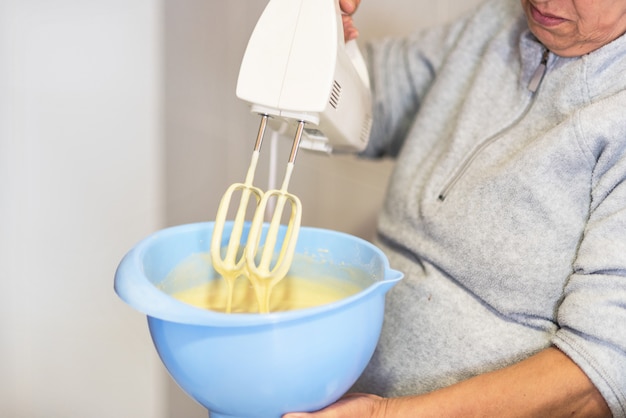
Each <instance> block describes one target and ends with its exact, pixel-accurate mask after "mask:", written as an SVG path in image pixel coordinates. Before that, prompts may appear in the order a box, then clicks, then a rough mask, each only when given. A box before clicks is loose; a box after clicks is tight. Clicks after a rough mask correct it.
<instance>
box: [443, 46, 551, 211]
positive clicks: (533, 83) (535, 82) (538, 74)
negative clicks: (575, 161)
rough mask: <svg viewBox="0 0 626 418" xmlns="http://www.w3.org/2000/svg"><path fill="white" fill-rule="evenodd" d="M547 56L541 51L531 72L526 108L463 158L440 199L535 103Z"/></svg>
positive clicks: (448, 192) (548, 53) (445, 195)
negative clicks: (529, 93) (534, 68)
mask: <svg viewBox="0 0 626 418" xmlns="http://www.w3.org/2000/svg"><path fill="white" fill-rule="evenodd" d="M549 56H550V51H548V50H547V49H545V50H544V51H543V55H542V56H541V62H540V63H539V66H538V67H537V69H536V70H535V72H534V73H533V76H532V77H531V79H530V82H529V83H528V90H530V92H531V94H532V97H531V100H530V102H528V105H526V108H525V109H524V111H523V112H522V113H521V114H520V115H519V116H518V117H517V118H516V119H515V120H514V121H513V122H511V123H510V124H509V125H507V126H505V127H504V128H502V129H501V130H499V131H498V132H496V133H495V134H493V135H491V136H490V137H488V138H487V139H486V140H484V141H483V142H482V143H481V144H480V145H479V146H478V148H476V149H475V150H474V151H472V152H471V153H470V155H469V156H468V157H467V158H466V159H465V161H464V162H463V164H461V166H460V168H459V169H458V170H457V171H456V173H455V174H454V175H453V176H452V177H451V178H450V180H448V182H447V183H446V184H445V187H444V188H443V190H442V191H441V193H439V196H438V198H439V200H441V201H444V200H446V197H448V194H450V191H451V190H452V188H453V187H454V185H455V184H457V183H458V181H459V180H460V179H461V177H463V175H464V174H465V173H466V172H467V170H468V169H469V167H470V166H471V165H472V163H473V162H474V160H475V159H476V158H477V157H478V156H479V155H480V153H481V152H482V151H484V150H485V149H486V148H487V147H488V146H489V145H491V144H493V143H494V142H495V141H496V140H498V139H499V138H501V137H502V136H503V135H504V134H505V133H506V132H508V131H509V130H510V129H511V128H513V127H514V126H515V125H517V124H518V123H519V122H520V121H521V120H522V119H524V118H525V117H526V115H527V114H528V112H529V111H530V109H531V108H532V107H533V104H534V103H535V100H536V97H537V94H536V93H537V90H539V86H541V82H542V81H543V77H544V76H545V75H546V70H547V68H548V57H549Z"/></svg>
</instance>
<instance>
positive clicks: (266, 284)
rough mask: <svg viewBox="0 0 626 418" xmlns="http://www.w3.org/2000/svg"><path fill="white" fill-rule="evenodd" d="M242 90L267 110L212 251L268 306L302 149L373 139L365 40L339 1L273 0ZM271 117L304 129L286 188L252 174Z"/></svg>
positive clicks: (298, 209) (286, 127)
mask: <svg viewBox="0 0 626 418" xmlns="http://www.w3.org/2000/svg"><path fill="white" fill-rule="evenodd" d="M237 97H239V98H240V99H242V100H244V101H246V102H249V103H250V104H251V110H252V112H254V113H258V114H259V115H261V117H262V119H261V127H260V129H259V133H258V135H257V140H256V142H255V147H254V151H253V156H252V161H251V163H250V167H249V169H248V174H247V176H246V180H245V183H236V184H233V185H232V186H230V188H229V189H228V190H227V191H226V193H225V194H224V196H223V197H222V200H221V202H220V205H219V208H218V212H217V216H216V220H215V227H214V232H213V238H212V241H211V256H212V261H213V265H214V267H215V269H216V271H217V272H218V273H219V274H221V275H222V276H223V277H224V278H227V281H229V282H230V285H231V286H232V282H234V280H235V279H236V278H237V277H238V276H240V275H242V274H243V275H247V276H248V278H249V279H250V280H251V282H252V284H253V286H254V287H255V290H256V291H257V298H259V308H260V310H261V312H268V303H269V299H268V298H269V290H270V289H271V288H272V287H273V286H274V284H276V283H277V282H278V281H280V280H281V279H282V278H283V277H285V275H286V274H287V272H288V270H289V267H290V265H291V261H292V259H293V254H294V252H295V247H296V242H297V238H298V231H299V228H300V222H301V217H302V206H301V203H300V200H299V199H298V198H297V196H295V195H293V194H290V193H288V192H287V187H288V184H289V180H290V178H291V174H292V171H293V167H294V163H295V158H296V154H297V151H298V149H299V148H300V147H302V148H307V149H311V150H316V151H323V152H328V153H329V152H331V151H335V152H342V151H349V152H358V151H361V150H363V149H364V148H365V146H366V145H367V142H368V139H369V133H370V128H371V122H372V117H371V96H370V88H369V78H368V73H367V68H366V66H365V62H364V60H363V58H362V56H361V54H360V52H359V49H358V47H357V45H356V42H355V41H350V42H348V43H346V42H345V41H344V34H343V23H342V19H341V10H340V8H339V2H338V0H270V1H269V3H268V4H267V6H266V8H265V10H264V11H263V14H262V15H261V17H260V19H259V21H258V22H257V24H256V27H255V28H254V31H253V33H252V36H251V37H250V40H249V41H248V46H247V48H246V52H245V54H244V57H243V60H242V63H241V67H240V70H239V79H238V81H237ZM268 124H269V126H270V127H271V128H273V129H274V130H276V131H277V132H280V133H293V131H294V130H295V133H294V135H295V139H294V142H293V145H292V148H291V153H290V156H289V161H288V164H287V170H286V173H285V178H284V180H283V184H282V186H281V188H280V189H279V190H270V191H267V192H265V193H263V192H261V191H260V190H259V189H258V188H256V187H254V186H253V185H252V181H253V178H254V172H255V170H256V164H257V160H258V156H259V150H260V146H261V141H262V138H263V134H264V131H265V127H266V125H268ZM237 190H239V191H241V198H240V207H239V208H238V210H237V214H236V215H235V219H234V222H233V227H232V232H231V234H230V238H229V240H228V246H227V248H226V255H225V256H224V257H222V252H221V245H222V238H223V237H222V235H223V231H224V223H225V221H226V216H227V215H226V213H227V211H228V207H229V205H230V201H231V199H232V194H233V192H234V191H237ZM251 195H253V196H254V197H255V199H256V200H257V205H258V206H257V208H256V211H255V214H254V216H253V219H252V223H251V225H250V230H249V233H248V239H247V242H246V243H245V246H246V248H245V251H241V249H240V247H241V245H242V243H241V238H242V232H243V229H244V224H245V215H246V210H247V206H248V202H249V199H250V196H251ZM270 199H274V200H275V209H274V213H273V214H272V216H271V217H270V225H269V228H268V229H267V232H266V234H265V241H264V243H263V249H262V252H261V255H260V257H259V254H258V252H259V249H260V246H261V236H262V230H263V221H264V219H265V212H266V210H267V207H268V202H269V201H270ZM287 204H289V205H290V209H291V214H290V217H289V221H288V224H287V229H286V233H285V235H284V237H283V238H282V243H279V226H280V223H281V219H282V216H283V211H284V210H285V205H287ZM277 245H280V250H279V251H278V255H276V251H275V250H276V247H277ZM259 292H260V293H262V295H261V296H259ZM229 304H230V301H229Z"/></svg>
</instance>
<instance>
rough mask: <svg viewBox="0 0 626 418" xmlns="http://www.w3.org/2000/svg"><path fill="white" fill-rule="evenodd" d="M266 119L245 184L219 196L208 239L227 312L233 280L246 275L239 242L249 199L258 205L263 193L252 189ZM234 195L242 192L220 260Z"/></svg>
mask: <svg viewBox="0 0 626 418" xmlns="http://www.w3.org/2000/svg"><path fill="white" fill-rule="evenodd" d="M267 119H268V116H267V115H262V118H261V124H260V126H259V132H258V134H257V138H256V141H255V144H254V150H253V152H252V158H251V160H250V166H249V167H248V172H247V174H246V179H245V182H244V183H234V184H232V185H231V186H230V187H228V189H226V192H225V193H224V195H223V196H222V199H221V200H220V204H219V206H218V209H217V215H216V217H215V225H214V227H213V236H212V238H211V261H212V263H213V267H214V268H215V270H216V271H217V272H218V273H219V274H220V275H221V276H222V277H223V278H224V280H225V281H226V284H227V286H228V299H227V301H226V312H230V311H231V310H232V295H233V286H234V283H235V280H236V279H237V278H238V277H239V276H241V275H245V274H246V268H247V267H246V262H245V251H243V249H242V248H241V247H242V245H245V243H243V244H242V242H241V238H242V235H243V228H244V225H245V219H246V213H247V210H248V205H249V202H250V197H252V196H254V198H255V199H256V203H257V204H258V203H259V202H260V201H261V200H262V197H263V192H262V191H261V189H259V188H258V187H255V186H253V185H252V182H253V180H254V175H255V172H256V166H257V162H258V160H259V154H260V150H261V144H262V142H263V136H264V134H265V129H266V127H267ZM237 191H241V197H240V199H239V207H238V208H237V212H236V214H235V219H234V221H233V224H232V230H231V233H230V238H229V239H228V245H227V247H226V251H225V254H224V255H223V256H222V242H223V234H224V225H225V222H226V217H227V215H228V210H229V208H230V204H231V202H232V200H233V194H234V193H235V192H237Z"/></svg>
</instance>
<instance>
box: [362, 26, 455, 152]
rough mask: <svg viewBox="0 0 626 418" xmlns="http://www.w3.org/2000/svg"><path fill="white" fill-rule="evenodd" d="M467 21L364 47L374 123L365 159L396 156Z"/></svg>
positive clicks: (372, 43)
mask: <svg viewBox="0 0 626 418" xmlns="http://www.w3.org/2000/svg"><path fill="white" fill-rule="evenodd" d="M466 24H467V19H461V20H459V21H456V22H454V23H452V24H449V25H447V26H442V27H437V28H433V29H429V30H424V31H419V32H416V33H415V34H413V35H412V36H410V37H407V38H386V39H381V40H378V41H376V42H371V43H368V44H367V45H366V46H365V56H366V60H367V63H368V69H369V72H370V82H371V88H372V95H373V105H372V106H373V109H372V112H373V126H372V133H371V135H370V142H369V144H368V147H367V149H366V150H365V151H364V152H363V156H365V157H380V156H385V155H388V156H392V157H395V156H396V155H397V154H398V152H399V150H400V148H401V146H402V143H403V141H404V138H405V137H406V135H407V132H408V130H409V128H410V126H411V124H412V121H413V120H414V119H415V115H416V114H417V112H418V110H419V107H420V103H421V101H422V99H423V98H424V96H425V95H426V93H427V92H428V89H429V87H430V86H431V84H432V83H433V81H434V80H435V78H436V76H437V71H438V69H439V68H440V67H441V65H442V63H443V62H444V61H445V59H446V56H447V54H448V53H449V51H450V50H451V49H452V48H453V47H454V45H455V42H456V41H457V39H458V37H459V36H460V34H461V32H462V31H463V28H464V27H465V25H466Z"/></svg>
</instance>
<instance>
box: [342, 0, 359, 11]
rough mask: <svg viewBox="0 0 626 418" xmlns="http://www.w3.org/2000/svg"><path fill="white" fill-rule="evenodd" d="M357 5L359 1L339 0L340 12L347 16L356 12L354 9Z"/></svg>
mask: <svg viewBox="0 0 626 418" xmlns="http://www.w3.org/2000/svg"><path fill="white" fill-rule="evenodd" d="M359 3H361V0H339V6H340V7H341V10H342V11H343V12H344V13H345V14H347V15H351V14H353V13H354V12H356V9H357V8H358V7H359Z"/></svg>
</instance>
